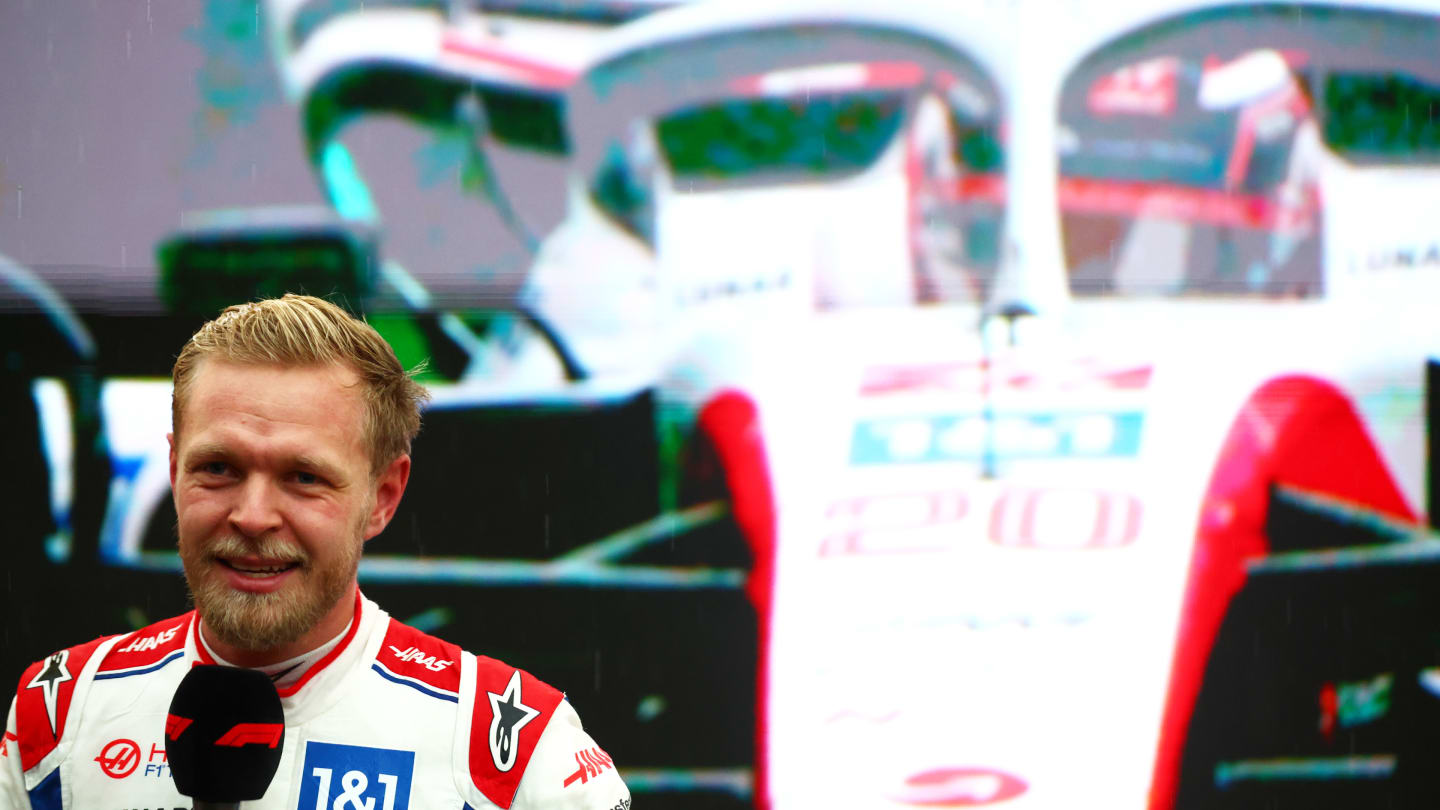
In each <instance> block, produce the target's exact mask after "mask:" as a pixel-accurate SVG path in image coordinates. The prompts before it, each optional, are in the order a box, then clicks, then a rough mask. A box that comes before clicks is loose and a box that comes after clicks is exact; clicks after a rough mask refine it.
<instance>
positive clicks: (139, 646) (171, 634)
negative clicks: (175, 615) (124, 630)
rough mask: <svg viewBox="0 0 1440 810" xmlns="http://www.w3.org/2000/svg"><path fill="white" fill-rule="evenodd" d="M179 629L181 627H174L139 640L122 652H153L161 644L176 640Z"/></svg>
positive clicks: (131, 643) (124, 648)
mask: <svg viewBox="0 0 1440 810" xmlns="http://www.w3.org/2000/svg"><path fill="white" fill-rule="evenodd" d="M179 629H180V628H179V627H172V628H170V629H169V630H165V631H163V632H160V633H156V634H155V635H153V636H146V637H145V638H137V639H135V640H134V641H132V642H130V643H129V644H127V645H125V646H124V647H122V648H120V652H144V651H146V650H153V649H155V648H156V647H159V646H160V645H161V644H164V643H166V642H168V641H170V640H171V639H173V638H175V631H177V630H179Z"/></svg>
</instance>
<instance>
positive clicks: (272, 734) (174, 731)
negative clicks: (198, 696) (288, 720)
mask: <svg viewBox="0 0 1440 810" xmlns="http://www.w3.org/2000/svg"><path fill="white" fill-rule="evenodd" d="M193 722H195V721H194V720H192V719H190V718H188V717H181V716H179V715H176V714H167V715H165V736H166V737H167V738H168V739H171V740H178V739H180V735H181V734H184V733H185V729H187V728H190V724H191V723H193ZM284 735H285V724H284V723H236V724H235V727H234V728H232V729H230V730H229V731H227V732H225V733H224V734H222V735H220V739H218V740H216V741H215V744H216V745H219V746H224V747H226V748H243V747H244V746H247V745H264V746H268V747H270V748H274V747H275V746H277V745H279V744H280V739H281V738H282V737H283V736H284Z"/></svg>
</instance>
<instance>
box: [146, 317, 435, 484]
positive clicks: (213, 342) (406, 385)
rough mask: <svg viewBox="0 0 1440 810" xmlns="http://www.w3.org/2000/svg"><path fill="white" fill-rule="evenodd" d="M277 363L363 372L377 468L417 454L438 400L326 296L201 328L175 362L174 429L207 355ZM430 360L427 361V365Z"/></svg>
mask: <svg viewBox="0 0 1440 810" xmlns="http://www.w3.org/2000/svg"><path fill="white" fill-rule="evenodd" d="M210 357H214V358H218V359H222V360H228V361H231V362H237V363H253V364H257V365H275V366H307V365H315V366H323V365H329V364H332V363H339V364H341V365H343V366H345V367H347V368H349V369H350V370H351V371H353V372H355V373H356V374H357V375H358V376H359V377H360V386H361V388H362V389H363V397H364V401H365V421H366V425H365V433H366V435H365V441H366V443H367V444H368V445H369V453H370V470H371V473H372V474H377V475H378V474H379V473H380V472H381V471H382V470H384V469H385V468H386V467H387V466H389V464H390V462H392V461H394V460H395V459H397V458H399V457H400V456H401V455H403V454H405V453H409V452H410V442H411V441H412V440H413V439H414V438H415V434H417V433H419V432H420V407H421V405H422V404H423V403H424V402H425V401H426V400H428V399H429V398H430V395H429V393H428V392H427V391H426V390H425V388H424V387H423V386H421V385H420V384H419V383H417V382H415V380H414V373H415V371H418V370H419V369H418V368H417V369H416V370H415V371H410V372H407V371H406V370H405V368H404V367H403V366H401V365H400V360H399V359H398V358H397V357H396V356H395V350H394V349H392V348H391V347H390V344H389V343H386V342H385V339H384V338H382V337H380V333H379V332H376V331H375V328H374V327H372V326H370V324H368V323H365V321H363V320H360V319H359V318H355V317H352V316H351V315H350V314H349V313H347V312H346V311H345V310H343V309H341V308H340V307H338V306H335V305H334V304H332V303H330V302H329V301H325V300H323V299H320V298H315V297H312V296H308V295H294V294H287V295H285V296H284V297H282V298H271V299H266V300H262V301H254V302H251V303H248V304H237V305H235V306H232V307H228V308H226V309H225V311H224V312H222V313H220V315H219V317H217V318H215V320H213V321H210V322H209V323H207V324H205V325H204V326H202V327H200V331H198V332H196V333H195V334H194V335H193V336H192V337H191V338H190V340H189V342H187V343H186V344H185V348H184V349H182V350H181V351H180V356H179V357H177V358H176V359H175V368H174V370H173V372H172V380H173V381H174V383H175V393H174V398H173V399H172V400H171V411H170V418H171V423H172V424H171V429H172V430H173V431H174V432H175V435H176V436H177V437H178V436H179V435H180V426H181V423H182V421H183V419H182V416H183V415H184V412H185V403H186V401H187V400H188V399H189V395H190V385H191V383H192V381H193V376H194V374H195V369H196V368H197V367H198V365H199V363H200V361H201V360H204V359H206V358H210ZM422 365H423V364H422Z"/></svg>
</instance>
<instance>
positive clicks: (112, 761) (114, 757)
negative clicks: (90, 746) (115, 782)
mask: <svg viewBox="0 0 1440 810" xmlns="http://www.w3.org/2000/svg"><path fill="white" fill-rule="evenodd" d="M95 761H96V762H98V763H100V770H102V771H104V772H105V775H106V776H108V777H110V778H111V779H124V778H125V777H127V776H129V775H130V774H132V773H134V772H135V769H136V768H137V767H139V765H140V746H138V745H136V744H135V741H134V740H111V741H110V744H109V745H106V746H105V747H104V748H103V749H101V750H100V756H98V757H95Z"/></svg>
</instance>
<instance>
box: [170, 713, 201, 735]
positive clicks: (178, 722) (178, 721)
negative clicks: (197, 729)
mask: <svg viewBox="0 0 1440 810" xmlns="http://www.w3.org/2000/svg"><path fill="white" fill-rule="evenodd" d="M193 722H195V721H194V720H191V719H190V718H188V717H181V716H179V715H175V714H167V715H165V736H166V737H167V738H169V739H171V740H178V739H180V735H181V734H184V733H185V729H187V728H189V727H190V724H191V723H193Z"/></svg>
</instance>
